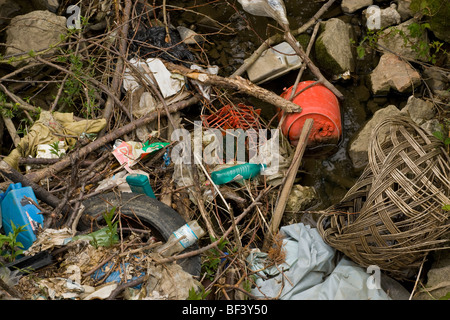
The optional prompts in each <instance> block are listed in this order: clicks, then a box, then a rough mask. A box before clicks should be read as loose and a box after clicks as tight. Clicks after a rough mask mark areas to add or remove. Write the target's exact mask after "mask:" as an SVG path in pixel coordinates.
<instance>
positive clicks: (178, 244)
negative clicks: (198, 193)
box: [156, 220, 205, 257]
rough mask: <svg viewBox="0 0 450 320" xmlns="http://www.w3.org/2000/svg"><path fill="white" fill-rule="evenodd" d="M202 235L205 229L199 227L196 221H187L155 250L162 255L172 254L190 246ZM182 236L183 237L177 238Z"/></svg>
mask: <svg viewBox="0 0 450 320" xmlns="http://www.w3.org/2000/svg"><path fill="white" fill-rule="evenodd" d="M204 235H205V231H204V230H203V229H202V228H201V227H200V225H199V224H198V222H197V221H195V220H193V221H189V222H188V223H186V224H185V225H184V226H182V227H181V228H179V229H177V230H176V231H174V232H173V233H172V234H171V235H170V237H169V239H168V240H167V242H166V243H165V244H163V245H162V246H160V247H159V248H158V249H157V250H156V252H157V253H159V254H160V255H162V256H163V257H169V256H172V255H174V254H176V253H179V252H181V251H183V250H184V249H186V248H188V247H190V246H191V245H193V244H194V243H195V242H197V240H198V239H200V238H201V237H203V236H204ZM182 237H184V238H183V239H181V240H179V239H180V238H182Z"/></svg>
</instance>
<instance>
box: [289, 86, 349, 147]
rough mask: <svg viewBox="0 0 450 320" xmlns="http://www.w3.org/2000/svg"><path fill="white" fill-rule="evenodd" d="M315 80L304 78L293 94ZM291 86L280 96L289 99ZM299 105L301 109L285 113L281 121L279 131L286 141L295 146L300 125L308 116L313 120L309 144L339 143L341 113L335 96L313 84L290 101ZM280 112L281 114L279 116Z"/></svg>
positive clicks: (300, 128)
mask: <svg viewBox="0 0 450 320" xmlns="http://www.w3.org/2000/svg"><path fill="white" fill-rule="evenodd" d="M312 83H314V81H303V82H300V83H299V84H298V85H297V90H296V91H295V92H296V93H297V92H299V91H300V90H302V89H304V88H306V87H307V86H309V85H311V84H312ZM292 89H293V86H292V87H290V88H289V89H287V90H285V91H284V92H283V93H282V94H281V96H282V97H283V98H285V99H289V98H290V96H291V92H292ZM292 102H294V103H295V104H297V105H299V106H300V107H301V108H302V111H301V112H293V113H288V114H286V117H285V118H284V120H283V123H282V124H281V132H282V133H283V135H284V136H285V137H287V138H288V140H289V142H290V143H291V144H292V145H294V146H296V145H297V143H298V139H299V137H300V134H301V131H302V128H303V125H304V123H305V121H306V119H308V118H312V119H314V124H313V127H312V129H311V133H310V136H309V138H308V145H307V146H308V147H316V146H319V145H330V144H338V143H339V140H340V138H341V136H342V123H341V112H340V109H339V101H338V99H337V98H336V96H335V95H334V94H333V92H331V91H330V90H329V89H327V88H326V87H325V86H323V85H321V84H316V85H314V86H312V87H310V88H308V89H306V90H305V91H303V92H302V93H300V94H299V95H298V96H296V97H295V98H294V100H293V101H292ZM282 115H283V112H281V113H280V119H282Z"/></svg>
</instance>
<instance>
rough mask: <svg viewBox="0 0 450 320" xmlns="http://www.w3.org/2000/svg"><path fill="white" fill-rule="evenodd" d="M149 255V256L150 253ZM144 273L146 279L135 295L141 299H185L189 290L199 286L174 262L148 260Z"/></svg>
mask: <svg viewBox="0 0 450 320" xmlns="http://www.w3.org/2000/svg"><path fill="white" fill-rule="evenodd" d="M149 256H150V257H151V256H152V254H149ZM146 273H147V279H146V280H145V282H144V284H143V286H142V288H141V290H140V292H139V293H138V294H137V297H139V299H142V300H152V299H160V298H161V297H166V298H167V299H169V300H186V299H187V298H188V297H189V290H191V289H192V288H194V290H197V289H199V288H200V283H199V282H198V281H197V280H195V279H194V277H193V276H192V275H191V274H189V273H187V272H186V271H184V270H183V268H182V267H181V266H180V265H179V264H176V263H167V264H164V265H162V264H158V263H155V262H152V261H150V263H149V264H148V265H147V272H146ZM134 299H136V297H135V298H134Z"/></svg>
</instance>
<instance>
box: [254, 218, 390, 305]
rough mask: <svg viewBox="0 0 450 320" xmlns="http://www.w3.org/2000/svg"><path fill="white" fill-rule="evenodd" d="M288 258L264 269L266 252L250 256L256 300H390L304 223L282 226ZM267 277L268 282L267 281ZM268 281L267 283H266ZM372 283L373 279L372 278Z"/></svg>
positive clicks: (362, 270) (368, 275) (359, 269)
mask: <svg viewBox="0 0 450 320" xmlns="http://www.w3.org/2000/svg"><path fill="white" fill-rule="evenodd" d="M280 232H281V233H282V234H283V235H285V238H284V239H283V243H284V249H285V250H286V259H285V262H284V263H283V264H282V265H278V266H277V267H278V268H277V267H276V266H273V267H270V268H268V269H265V270H262V269H264V265H265V261H266V260H265V259H266V257H267V254H265V253H257V252H256V253H255V252H253V253H251V254H250V255H249V256H248V257H247V261H248V263H249V265H250V268H251V269H252V270H254V271H258V270H259V271H258V274H259V276H258V278H257V280H256V285H257V288H254V289H252V292H251V293H252V294H253V295H255V296H256V297H271V298H275V297H278V298H279V299H280V300H340V299H342V300H389V299H390V297H389V296H388V295H387V294H386V292H384V291H383V290H382V289H376V288H373V287H370V288H369V286H368V285H367V283H368V279H369V277H370V276H371V274H370V273H367V272H366V270H364V269H363V268H361V267H360V266H358V265H356V264H355V263H353V262H352V261H350V260H348V259H347V258H345V257H344V258H342V259H340V261H338V262H337V263H336V262H335V260H336V251H335V250H334V249H333V248H332V247H330V246H328V245H327V244H326V243H325V242H324V241H323V239H322V238H321V236H320V234H319V232H318V231H317V229H315V228H312V227H310V226H308V225H304V224H303V223H298V224H292V225H288V226H283V227H282V228H281V229H280ZM267 278H268V279H267ZM265 279H267V280H265ZM369 280H370V279H369Z"/></svg>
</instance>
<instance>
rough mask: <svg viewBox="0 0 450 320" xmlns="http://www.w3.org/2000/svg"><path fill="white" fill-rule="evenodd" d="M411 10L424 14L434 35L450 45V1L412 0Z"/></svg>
mask: <svg viewBox="0 0 450 320" xmlns="http://www.w3.org/2000/svg"><path fill="white" fill-rule="evenodd" d="M410 9H411V11H412V12H413V13H421V14H423V15H424V16H425V17H426V19H425V20H426V21H427V22H428V23H429V25H430V29H431V31H432V32H433V33H434V35H435V36H436V37H437V38H439V39H441V40H443V41H446V42H448V43H450V32H449V30H450V1H442V0H412V1H411V5H410Z"/></svg>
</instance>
